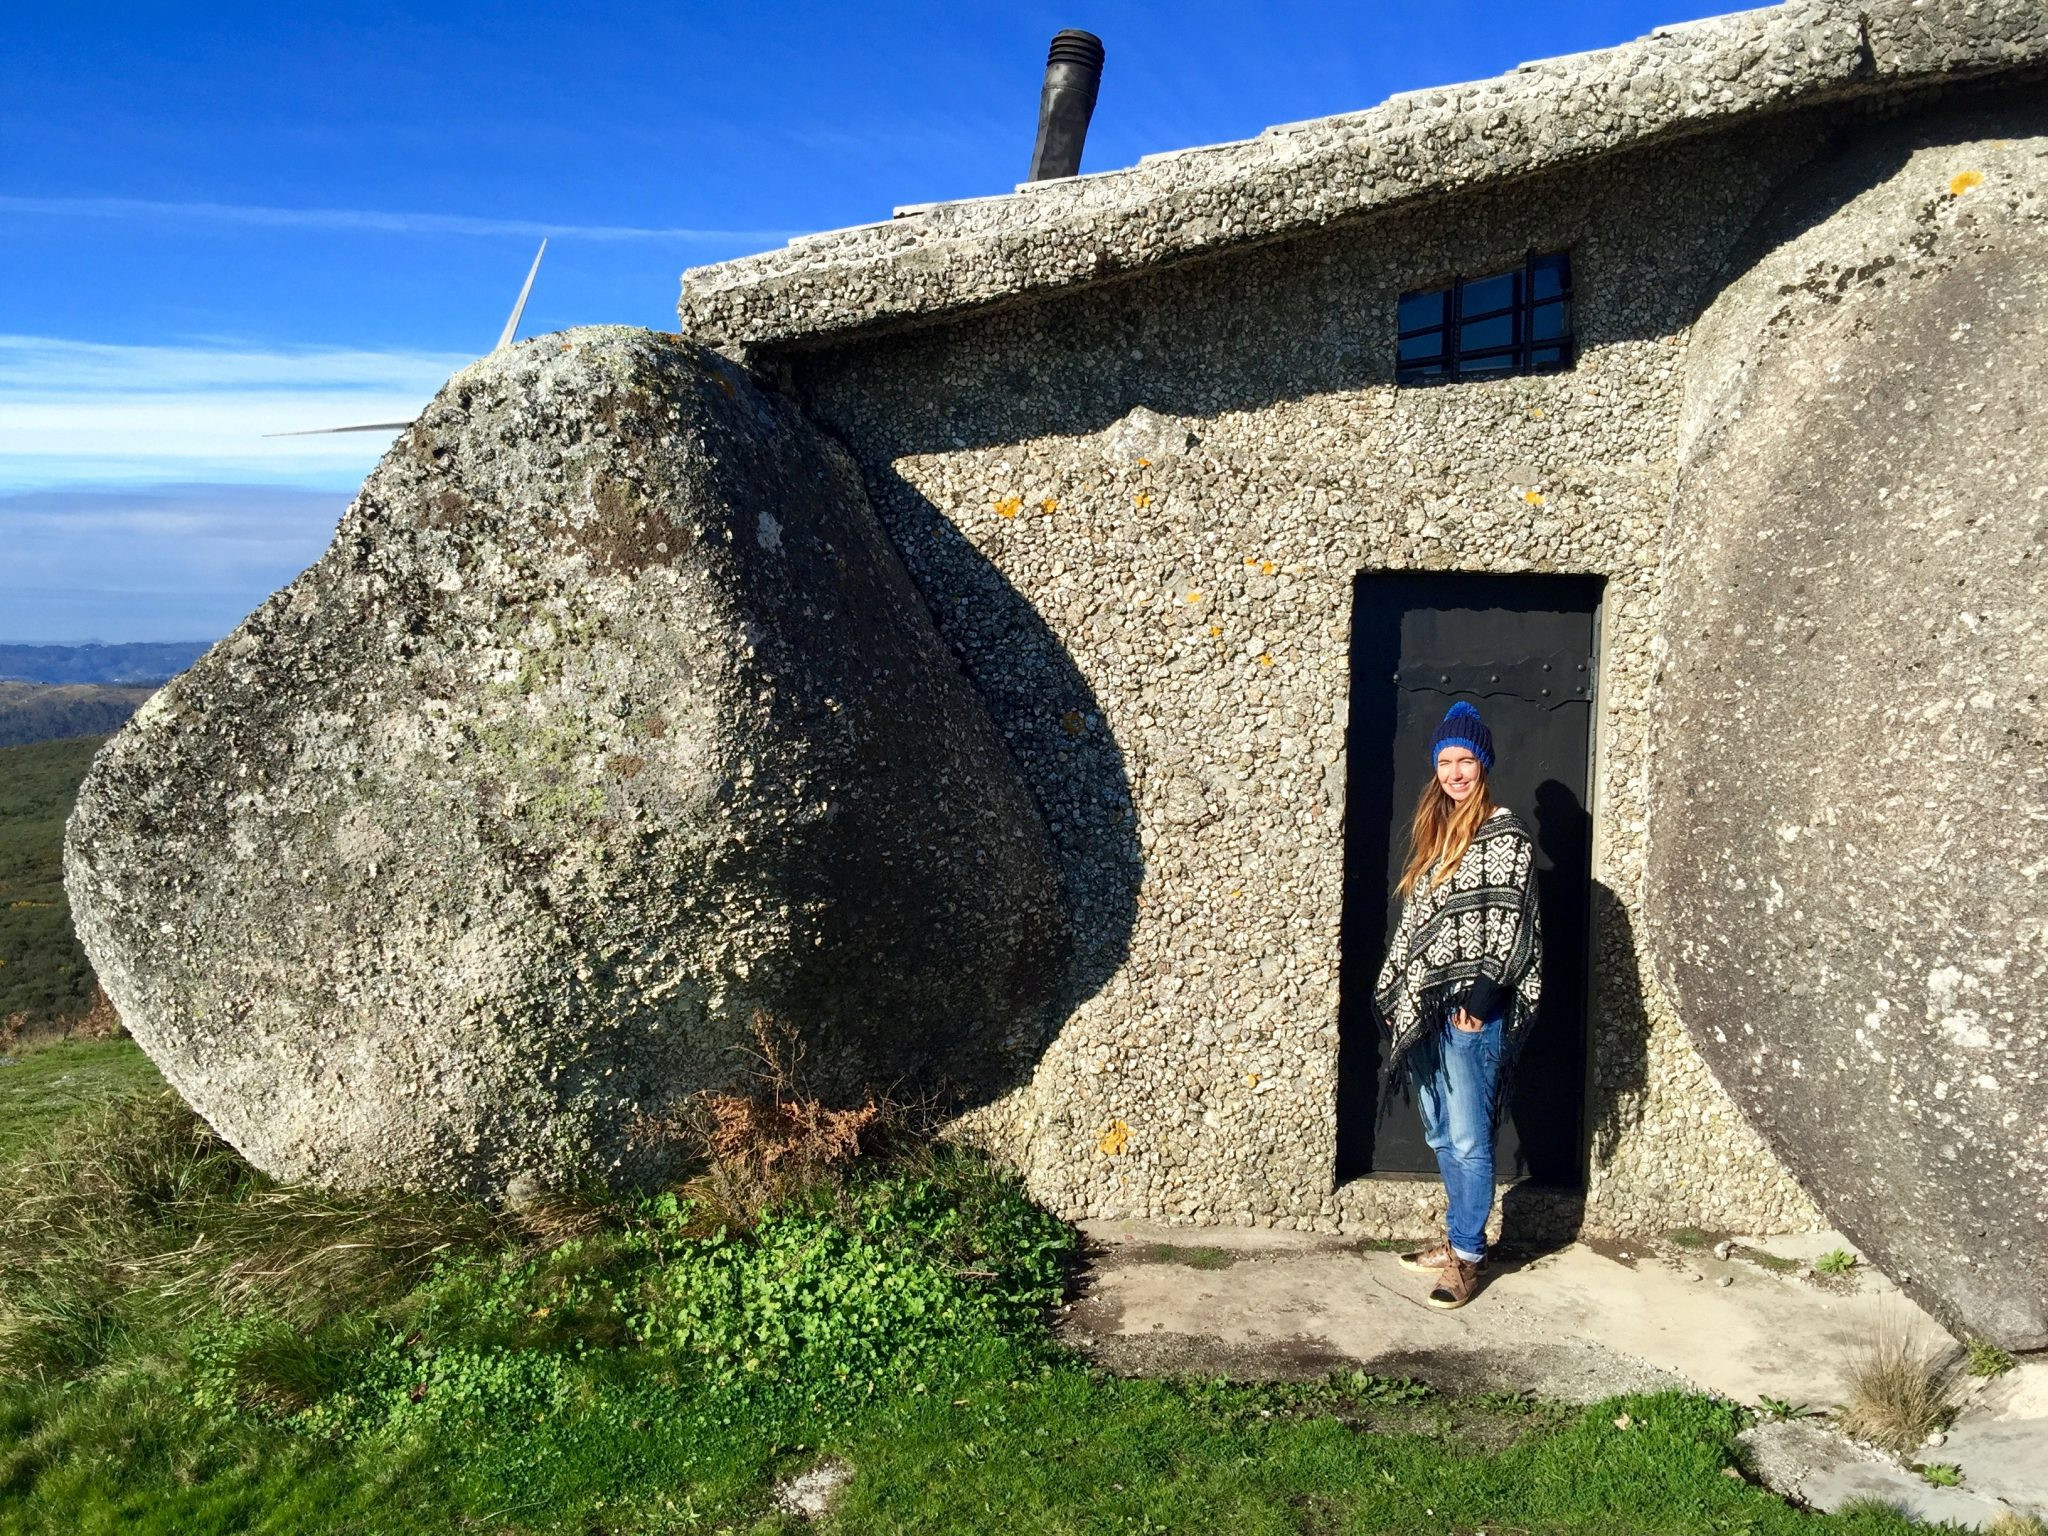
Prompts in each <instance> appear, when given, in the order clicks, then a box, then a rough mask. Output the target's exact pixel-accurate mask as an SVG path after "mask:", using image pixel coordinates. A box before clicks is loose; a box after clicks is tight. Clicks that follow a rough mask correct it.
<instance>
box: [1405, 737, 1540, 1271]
mask: <svg viewBox="0 0 2048 1536" xmlns="http://www.w3.org/2000/svg"><path fill="white" fill-rule="evenodd" d="M1429 751H1430V760H1431V761H1432V762H1433V763H1434V764H1435V765H1436V777H1435V778H1434V779H1433V780H1431V781H1430V783H1429V784H1428V785H1426V786H1425V787H1424V788H1423V791H1422V798H1421V800H1420V801H1419V802H1418V803H1417V804H1416V807H1415V819H1414V822H1413V823H1412V825H1411V828H1410V836H1409V846H1408V862H1407V864H1406V866H1405V867H1404V868H1403V869H1402V871H1401V879H1400V882H1399V883H1398V884H1397V885H1396V886H1395V894H1396V895H1398V896H1400V897H1401V898H1402V899H1403V904H1402V907H1401V921H1400V923H1399V925H1398V926H1397V927H1396V928H1395V930H1394V939H1393V943H1392V944H1390V945H1389V946H1388V948H1387V960H1386V964H1385V965H1383V966H1381V967H1380V975H1379V983H1378V985H1377V986H1376V987H1374V989H1373V1001H1374V1003H1375V1004H1376V1005H1377V1006H1378V1008H1379V1014H1380V1019H1381V1021H1382V1023H1384V1024H1385V1025H1386V1027H1387V1029H1388V1030H1389V1032H1390V1033H1391V1036H1392V1041H1391V1048H1390V1050H1389V1051H1388V1055H1387V1077H1386V1081H1387V1091H1388V1096H1389V1098H1391V1096H1392V1093H1393V1089H1394V1085H1395V1084H1397V1083H1398V1082H1399V1081H1400V1077H1399V1073H1400V1072H1401V1071H1402V1070H1403V1069H1404V1068H1405V1069H1406V1070H1407V1071H1408V1073H1409V1075H1410V1077H1411V1078H1412V1080H1413V1081H1414V1084H1415V1092H1416V1102H1417V1105H1418V1107H1419V1108H1420V1109H1421V1111H1422V1130H1423V1136H1424V1138H1425V1139H1426V1140H1427V1141H1428V1142H1429V1145H1430V1149H1431V1150H1432V1151H1434V1152H1435V1153H1436V1160H1437V1167H1438V1168H1439V1169H1440V1170H1441V1171H1442V1173H1443V1179H1444V1195H1445V1197H1446V1201H1447V1203H1448V1207H1449V1211H1448V1218H1447V1220H1446V1222H1445V1228H1446V1230H1445V1234H1444V1240H1443V1241H1442V1242H1440V1243H1436V1244H1434V1245H1432V1246H1430V1247H1428V1248H1423V1249H1420V1250H1418V1251H1416V1252H1414V1253H1404V1254H1402V1255H1401V1262H1402V1264H1403V1265H1405V1266H1406V1267H1407V1268H1409V1269H1413V1270H1419V1271H1423V1272H1425V1273H1428V1274H1431V1275H1434V1276H1435V1278H1436V1284H1435V1287H1434V1288H1433V1289H1432V1290H1431V1291H1430V1293H1429V1304H1430V1305H1431V1306H1433V1307H1462V1306H1463V1305H1465V1303H1466V1302H1468V1301H1470V1300H1471V1299H1472V1296H1473V1294H1474V1292H1476V1291H1477V1290H1478V1287H1479V1271H1480V1267H1481V1266H1482V1265H1483V1264H1484V1263H1485V1262H1486V1224H1487V1220H1488V1219H1489V1218H1490V1217H1491V1216H1492V1214H1493V1138H1494V1131H1495V1129H1496V1127H1497V1125H1498V1124H1499V1120H1500V1110H1501V1105H1502V1102H1503V1100H1504V1099H1505V1096H1506V1095H1505V1092H1504V1086H1503V1085H1504V1082H1505V1080H1506V1077H1507V1074H1508V1071H1509V1069H1510V1067H1511V1066H1512V1065H1513V1062H1514V1058H1515V1052H1516V1050H1517V1049H1518V1048H1519V1046H1520V1045H1521V1043H1522V1040H1523V1039H1524V1038H1525V1037H1526V1036H1527V1034H1528V1031H1529V1025H1530V1023H1531V1021H1532V1020H1533V1019H1534V1018H1535V1014H1536V1000H1537V997H1538V996H1539V994H1540V993H1541V991H1542V986H1543V982H1542V933H1541V926H1540V924H1539V922H1538V920H1537V913H1536V873H1535V845H1534V843H1533V841H1532V840H1531V839H1530V837H1529V831H1528V829H1527V828H1526V827H1524V826H1523V825H1522V822H1521V820H1520V818H1518V817H1517V816H1516V815H1515V813H1514V812H1513V811H1510V810H1508V809H1507V808H1506V807H1504V806H1497V805H1495V804H1494V802H1493V796H1492V795H1491V793H1489V791H1488V789H1487V785H1486V775H1487V773H1488V772H1489V771H1490V770H1491V769H1492V767H1493V733H1492V732H1491V731H1489V730H1488V729H1487V728H1486V722H1485V721H1484V720H1482V719H1480V718H1479V711H1478V710H1476V709H1474V708H1473V707H1472V706H1471V705H1470V704H1465V703H1457V704H1453V705H1452V706H1451V707H1450V711H1449V712H1448V713H1447V714H1446V715H1445V716H1444V718H1443V722H1442V724H1440V725H1438V726H1437V728H1436V733H1435V735H1434V736H1433V737H1432V738H1431V739H1430V746H1429Z"/></svg>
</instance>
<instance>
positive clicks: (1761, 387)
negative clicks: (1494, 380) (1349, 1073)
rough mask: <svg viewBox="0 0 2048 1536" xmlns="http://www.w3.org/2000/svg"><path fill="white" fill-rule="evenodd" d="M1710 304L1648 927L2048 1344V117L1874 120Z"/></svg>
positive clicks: (1837, 1156) (1676, 581)
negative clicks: (2046, 406)
mask: <svg viewBox="0 0 2048 1536" xmlns="http://www.w3.org/2000/svg"><path fill="white" fill-rule="evenodd" d="M1760 234H1761V238H1760V240H1759V242H1758V245H1759V249H1761V250H1763V251H1764V252H1765V253H1766V254H1764V255H1762V256H1761V258H1760V259H1759V260H1757V261H1756V263H1755V264H1754V265H1753V266H1752V267H1751V268H1750V269H1749V270H1748V271H1747V272H1745V273H1744V274H1743V275H1742V276H1740V277H1739V278H1737V279H1736V280H1735V281H1734V282H1733V283H1732V284H1730V286H1729V287H1728V288H1727V289H1726V290H1725V291H1724V292H1723V293H1722V294H1721V295H1720V296H1719V298H1718V299H1717V300H1716V302H1715V303H1714V305H1713V306H1712V308H1711V309H1710V310H1709V311H1708V313H1707V315H1706V316H1705V317H1704V318H1703V319H1702V321H1701V323H1700V326H1699V328H1698V329H1697V330H1696V332H1695V335H1694V341H1693V347H1692V354H1691V357H1690V360H1689V363H1688V367H1689V370H1690V377H1689V381H1688V393H1687V407H1686V421H1685V428H1684V430H1685V443H1684V459H1683V463H1682V468H1681V477H1680V489H1679V493H1678V498H1677V504H1676V507H1675V509H1674V517H1673V522H1672V525H1671V529H1670V535H1669V540H1670V542H1669V545H1668V553H1667V565H1666V571H1665V602H1666V605H1667V606H1666V615H1667V617H1666V631H1665V643H1666V647H1667V648H1666V650H1665V653H1664V660H1663V679H1662V685H1661V688H1660V689H1659V691H1658V696H1659V699H1660V703H1659V705H1658V718H1657V728H1656V742H1657V746H1656V749H1655V753H1654V756H1653V758H1652V761H1651V788H1650V793H1651V819H1650V849H1651V856H1650V870H1649V892H1648V910H1649V912H1650V914H1651V923H1650V933H1649V939H1650V944H1651V948H1652V951H1653V953H1654V955H1655V957H1656V962H1657V966H1658V970H1659V973H1660V975H1661V977H1662V979H1663V981H1664V983H1665V985H1666V986H1667V987H1668V988H1669V989H1670V991H1671V993H1672V995H1673V997H1674V999H1675V1000H1676V1002H1677V1004H1678V1008H1679V1012H1680V1015H1681V1017H1682V1018H1683V1020H1684V1023H1685V1026H1686V1029H1687V1030H1688V1031H1689V1032H1690V1034H1691V1035H1692V1037H1693V1039H1694V1041H1695V1042H1696V1043H1697V1044H1698V1046H1699V1048H1700V1050H1701V1052H1702V1053H1703V1054H1704V1055H1705V1057H1706V1058H1707V1061H1708V1062H1709V1063H1710V1065H1711V1066H1712V1067H1713V1069H1714V1071H1715V1073H1716V1074H1717V1075H1718V1076H1719V1078H1720V1080H1721V1082H1722V1083H1723V1084H1724V1085H1725V1086H1726V1087H1727V1089H1728V1090H1729V1092H1730V1093H1731V1094H1732V1095H1733V1096H1734V1097H1735V1099H1736V1100H1737V1102H1738V1103H1739V1104H1740V1105H1741V1106H1742V1107H1743V1109H1744V1111H1745V1112H1746V1113H1747V1114H1748V1116H1749V1117H1750V1119H1751V1120H1752V1122H1753V1123H1754V1124H1755V1125H1756V1126H1757V1127H1758V1129H1759V1130H1761V1131H1762V1133H1763V1134H1764V1136H1765V1137H1766V1138H1767V1139H1768V1140H1769V1141H1770V1143H1771V1145H1772V1147H1773V1148H1774V1149H1775V1150H1776V1151H1777V1152H1778V1154H1779V1155H1780V1156H1781V1157H1782V1158H1783V1159H1784V1161H1785V1162H1786V1164H1787V1166H1788V1167H1789V1168H1790V1169H1791V1170H1792V1171H1793V1173H1794V1174H1795V1175H1796V1176H1797V1177H1798V1178H1799V1179H1800V1181H1801V1182H1802V1183H1803V1184H1804V1185H1805V1186H1806V1188H1807V1189H1808V1190H1809V1191H1810V1192H1811V1193H1812V1194H1813V1195H1814V1196H1815V1198H1816V1199H1817V1200H1818V1201H1819V1202H1820V1203H1821V1205H1822V1207H1823V1208H1824V1209H1825V1211H1826V1212H1827V1214H1828V1216H1829V1218H1830V1219H1831V1220H1832V1221H1833V1222H1834V1223H1835V1224H1836V1225H1838V1226H1839V1227H1841V1228H1842V1229H1843V1230H1844V1231H1845V1232H1847V1233H1848V1234H1849V1235H1850V1236H1851V1237H1852V1238H1854V1239H1855V1241H1856V1242H1857V1243H1858V1244H1859V1245H1860V1246H1862V1247H1863V1248H1864V1249H1865V1250H1866V1251H1867V1252H1868V1253H1870V1254H1871V1255H1872V1256H1873V1257H1874V1258H1876V1259H1877V1260H1878V1261H1879V1262H1880V1263H1881V1264H1882V1265H1883V1266H1884V1268H1885V1269H1886V1270H1887V1271H1888V1272H1890V1273H1891V1274H1893V1275H1894V1276H1895V1277H1896V1278H1897V1279H1898V1280H1899V1281H1900V1282H1901V1283H1902V1284H1903V1285H1904V1286H1905V1288H1906V1289H1907V1290H1908V1291H1909V1292H1910V1293H1912V1294H1913V1295H1914V1296H1915V1297H1916V1299H1918V1300H1920V1301H1922V1302H1923V1303H1924V1304H1926V1305H1928V1306H1929V1307H1930V1308H1931V1309H1932V1310H1934V1311H1935V1312H1936V1313H1937V1314H1938V1315H1940V1316H1941V1317H1943V1319H1944V1320H1945V1321H1947V1322H1948V1323H1949V1324H1950V1325H1951V1326H1952V1327H1955V1328H1957V1329H1959V1330H1961V1331H1966V1332H1969V1333H1972V1334H1977V1335H1981V1336H1983V1337H1985V1338H1988V1339H1991V1340H1993V1341H1995V1342H1998V1343H2001V1344H2003V1345H2005V1346H2006V1347H2009V1348H2016V1349H2038V1348H2042V1347H2044V1346H2048V1139H2044V1130H2043V1127H2044V1126H2048V720H2044V712H2043V708H2042V698H2041V695H2042V689H2043V684H2044V680H2048V418H2044V414H2043V411H2042V405H2041V402H2042V401H2043V400H2044V399H2048V111H2044V110H2043V105H2042V102H2041V101H2040V100H2039V98H2038V97H2037V98H2036V99H2034V100H2033V101H2032V102H2027V103H2022V104H2021V105H2020V106H2018V107H2016V108H2014V109H2011V110H2009V111H2007V112H2004V113H2002V114H2001V115H2000V116H1999V117H1998V118H1997V119H1995V120H1991V121H1984V120H1970V119H1965V118H1961V117H1960V116H1955V115H1946V114H1942V113H1934V114H1930V115H1927V116H1924V117H1921V118H1918V119H1914V120H1909V121H1903V122H1899V123H1894V124H1891V125H1889V126H1887V127H1884V128H1881V129H1872V130H1867V131H1865V133H1864V134H1863V135H1862V136H1861V137H1860V138H1859V139H1857V140H1856V141H1855V142H1853V143H1850V144H1848V145H1846V146H1844V147H1843V148H1842V149H1841V150H1840V151H1839V152H1838V154H1837V155H1836V156H1835V158H1834V159H1833V161H1832V163H1830V164H1826V165H1824V166H1822V167H1819V168H1816V169H1815V171H1813V172H1812V173H1811V174H1810V175H1809V176H1807V177H1805V178H1802V181H1801V183H1800V184H1799V186H1798V187H1797V188H1796V189H1794V190H1793V191H1792V192H1791V193H1790V195H1789V197H1788V199H1787V201H1786V203H1785V205H1784V206H1782V207H1781V208H1780V209H1779V210H1778V212H1777V214H1776V216H1775V217H1774V219H1773V220H1772V221H1771V223H1770V225H1769V227H1767V228H1765V229H1764V230H1762V231H1761V232H1760Z"/></svg>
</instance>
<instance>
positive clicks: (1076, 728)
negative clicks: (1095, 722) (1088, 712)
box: [1060, 709, 1088, 736]
mask: <svg viewBox="0 0 2048 1536" xmlns="http://www.w3.org/2000/svg"><path fill="white" fill-rule="evenodd" d="M1060 729H1061V730H1063V731H1065V732H1066V733H1067V734H1068V735H1069V736H1078V735H1080V734H1081V733H1082V732H1083V731H1085V730H1087V729H1088V718H1087V716H1085V715H1083V714H1082V713H1081V711H1079V710H1078V709H1070V710H1068V711H1067V712H1066V713H1065V714H1064V715H1061V716H1060Z"/></svg>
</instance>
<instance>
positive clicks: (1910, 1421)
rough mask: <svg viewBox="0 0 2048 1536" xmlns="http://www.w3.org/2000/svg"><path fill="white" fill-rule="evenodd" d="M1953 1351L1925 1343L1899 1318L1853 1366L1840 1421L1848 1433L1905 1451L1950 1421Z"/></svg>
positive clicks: (1883, 1324) (1891, 1321)
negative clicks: (1846, 1399) (1847, 1394)
mask: <svg viewBox="0 0 2048 1536" xmlns="http://www.w3.org/2000/svg"><path fill="white" fill-rule="evenodd" d="M1952 1354H1953V1352H1952V1351H1950V1350H1947V1349H1944V1348H1936V1347H1930V1346H1927V1345H1923V1344H1922V1343H1921V1342H1920V1341H1919V1340H1918V1339H1917V1338H1915V1337H1914V1336H1913V1333H1912V1331H1911V1330H1910V1329H1909V1328H1907V1327H1906V1326H1905V1325H1904V1324H1903V1323H1901V1322H1899V1321H1898V1319H1896V1318H1886V1319H1885V1320H1884V1321H1883V1322H1881V1323H1880V1324H1879V1326H1878V1331H1877V1335H1876V1337H1875V1338H1873V1339H1872V1340H1871V1342H1870V1343H1869V1344H1868V1345H1867V1346H1866V1347H1865V1348H1864V1351H1863V1352H1862V1354H1861V1355H1860V1356H1858V1357H1857V1358H1856V1359H1854V1360H1852V1361H1851V1362H1850V1365H1849V1396H1848V1401H1847V1402H1845V1403H1843V1405H1842V1411H1841V1414H1840V1416H1839V1419H1838V1422H1839V1423H1840V1424H1841V1427H1842V1429H1843V1430H1844V1431H1846V1432H1847V1433H1849V1434H1851V1435H1854V1436H1856V1437H1857V1438H1858V1439H1861V1440H1868V1441H1870V1442H1871V1443H1872V1444H1874V1445H1881V1446H1883V1447H1884V1448H1885V1449H1886V1450H1889V1451H1894V1452H1897V1453H1899V1454H1901V1455H1903V1454H1904V1453H1906V1452H1908V1451H1911V1450H1914V1449H1916V1448H1917V1447H1918V1446H1919V1445H1920V1443H1921V1442H1922V1441H1923V1440H1925V1439H1926V1438H1927V1436H1928V1435H1929V1434H1930V1433H1932V1432H1933V1431H1934V1430H1936V1429H1938V1428H1940V1427H1941V1426H1942V1425H1943V1424H1944V1423H1946V1422H1947V1421H1948V1418H1949V1416H1950V1415H1951V1414H1952V1413H1953V1412H1954V1409H1955V1400H1956V1361H1955V1360H1954V1359H1953V1358H1951V1356H1952Z"/></svg>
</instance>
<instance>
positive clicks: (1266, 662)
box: [1259, 654, 1273, 667]
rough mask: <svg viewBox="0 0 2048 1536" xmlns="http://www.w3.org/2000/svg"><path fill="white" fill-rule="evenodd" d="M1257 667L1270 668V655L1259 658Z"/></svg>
mask: <svg viewBox="0 0 2048 1536" xmlns="http://www.w3.org/2000/svg"><path fill="white" fill-rule="evenodd" d="M1259 665H1260V666H1262V667H1270V666H1271V665H1273V658H1272V656H1271V655H1270V654H1268V655H1264V656H1261V657H1260V658H1259Z"/></svg>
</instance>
